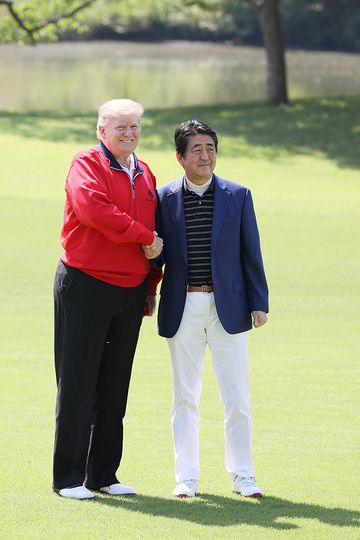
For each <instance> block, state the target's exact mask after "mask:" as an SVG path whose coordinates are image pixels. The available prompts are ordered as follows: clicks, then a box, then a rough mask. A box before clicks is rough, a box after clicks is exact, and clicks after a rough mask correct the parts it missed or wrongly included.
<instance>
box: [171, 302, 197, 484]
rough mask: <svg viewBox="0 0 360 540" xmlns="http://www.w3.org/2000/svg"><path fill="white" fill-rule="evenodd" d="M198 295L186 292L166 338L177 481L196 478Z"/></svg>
mask: <svg viewBox="0 0 360 540" xmlns="http://www.w3.org/2000/svg"><path fill="white" fill-rule="evenodd" d="M201 296H202V293H188V295H187V299H186V304H185V308H184V313H183V317H182V320H181V324H180V327H179V329H178V331H177V333H176V334H175V336H174V337H172V338H170V339H168V345H169V349H170V353H171V361H172V367H173V374H174V398H173V407H172V428H173V438H174V453H175V478H176V481H177V482H181V481H183V480H189V479H196V480H197V479H198V478H199V470H200V466H199V427H200V410H199V405H200V396H201V377H202V367H203V362H204V352H205V346H206V334H205V330H204V328H205V315H204V306H203V303H202V298H201Z"/></svg>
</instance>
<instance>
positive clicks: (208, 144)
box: [191, 143, 215, 150]
mask: <svg viewBox="0 0 360 540" xmlns="http://www.w3.org/2000/svg"><path fill="white" fill-rule="evenodd" d="M201 146H202V143H196V144H194V145H193V146H192V147H191V149H192V150H194V149H196V148H199V147H201ZM205 146H207V147H210V148H215V144H214V143H206V145H205Z"/></svg>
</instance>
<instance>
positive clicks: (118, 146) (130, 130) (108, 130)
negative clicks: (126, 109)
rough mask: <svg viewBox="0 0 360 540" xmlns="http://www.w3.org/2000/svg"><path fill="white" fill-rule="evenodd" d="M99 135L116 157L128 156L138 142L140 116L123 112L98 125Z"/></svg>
mask: <svg viewBox="0 0 360 540" xmlns="http://www.w3.org/2000/svg"><path fill="white" fill-rule="evenodd" d="M99 130H100V135H101V139H102V141H103V143H104V144H105V146H106V147H107V148H108V149H109V150H110V152H111V153H112V154H113V155H114V156H115V157H116V158H123V157H126V156H129V155H130V154H131V152H133V151H134V150H135V148H136V147H137V145H138V142H139V134H140V118H139V116H138V115H136V114H124V115H121V116H118V117H117V118H114V119H112V120H110V121H109V123H108V124H107V125H106V126H100V127H99Z"/></svg>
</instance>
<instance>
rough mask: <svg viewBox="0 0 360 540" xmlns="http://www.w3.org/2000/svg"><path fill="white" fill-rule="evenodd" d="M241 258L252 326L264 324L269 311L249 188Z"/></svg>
mask: <svg viewBox="0 0 360 540" xmlns="http://www.w3.org/2000/svg"><path fill="white" fill-rule="evenodd" d="M241 259H242V266H243V269H244V278H245V282H246V289H247V294H248V298H249V304H250V310H251V312H252V314H253V321H254V326H255V327H257V326H261V325H262V324H265V322H266V313H267V312H268V311H269V307H268V287H267V283H266V277H265V271H264V266H263V261H262V256H261V250H260V237H259V231H258V227H257V223H256V217H255V211H254V205H253V201H252V197H251V192H250V190H247V192H246V195H245V200H244V205H243V210H242V222H241Z"/></svg>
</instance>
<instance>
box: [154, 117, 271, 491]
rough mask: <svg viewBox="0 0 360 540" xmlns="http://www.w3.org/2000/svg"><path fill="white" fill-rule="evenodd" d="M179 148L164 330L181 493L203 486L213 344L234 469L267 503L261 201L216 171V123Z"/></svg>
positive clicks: (163, 200) (165, 213) (167, 240)
mask: <svg viewBox="0 0 360 540" xmlns="http://www.w3.org/2000/svg"><path fill="white" fill-rule="evenodd" d="M175 146H176V156H177V159H178V161H179V163H180V165H181V166H182V167H183V168H184V172H185V175H184V176H183V177H182V178H180V179H179V180H175V181H174V182H171V183H170V184H168V185H166V186H164V187H161V188H160V189H159V190H158V196H159V202H160V204H159V208H158V211H159V215H158V218H159V222H158V232H159V234H160V236H161V237H162V238H163V241H164V251H163V262H164V264H165V268H164V278H163V282H162V286H161V297H160V304H159V312H158V324H159V334H160V335H161V336H164V337H166V338H167V341H168V345H169V348H170V353H171V359H172V366H173V373H174V401H173V408H172V426H173V437H174V452H175V477H176V482H177V486H176V488H175V490H174V492H173V494H174V495H175V496H177V497H192V496H194V495H195V493H196V489H197V486H198V481H199V470H200V467H199V450H198V448H199V425H200V413H199V402H200V394H201V383H202V380H201V377H202V366H203V361H204V352H205V347H206V344H208V345H209V347H210V349H211V353H212V363H213V367H214V371H215V374H216V377H217V381H218V387H219V393H220V398H221V401H222V404H223V406H224V416H225V466H226V469H227V471H228V472H229V473H230V475H231V478H232V482H233V491H235V492H238V493H240V494H242V495H244V496H248V497H261V496H262V495H263V492H262V490H261V489H260V488H259V486H257V484H256V481H255V477H254V467H253V463H252V459H251V415H250V395H249V381H248V365H247V361H248V354H247V353H248V347H247V331H248V330H250V329H251V328H252V325H254V326H255V327H259V326H262V325H263V324H264V323H265V322H266V321H267V317H266V313H267V312H268V289H267V284H266V278H265V273H264V267H263V263H262V257H261V251H260V240H259V233H258V228H257V224H256V218H255V213H254V207H253V202H252V197H251V193H250V190H249V189H247V188H245V187H243V186H241V185H239V184H236V183H234V182H231V181H229V180H224V179H222V178H220V177H219V176H216V175H215V174H213V171H214V168H215V165H216V153H217V146H218V139H217V135H216V133H215V131H214V130H213V129H212V128H211V127H210V126H208V125H207V124H205V123H203V122H200V121H198V120H191V121H188V122H183V123H182V124H180V125H179V126H178V127H177V128H176V131H175ZM150 255H151V254H149V256H150Z"/></svg>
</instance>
